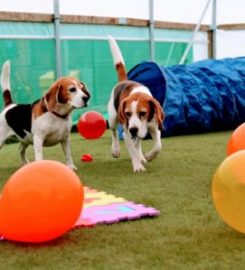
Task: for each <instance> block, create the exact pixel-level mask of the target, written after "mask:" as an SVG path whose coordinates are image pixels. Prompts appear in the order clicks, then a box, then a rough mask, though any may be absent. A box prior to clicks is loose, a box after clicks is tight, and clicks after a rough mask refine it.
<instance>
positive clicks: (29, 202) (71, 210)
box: [0, 160, 84, 243]
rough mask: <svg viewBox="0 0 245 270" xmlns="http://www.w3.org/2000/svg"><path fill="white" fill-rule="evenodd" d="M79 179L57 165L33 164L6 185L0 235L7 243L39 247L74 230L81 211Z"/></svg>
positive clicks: (1, 203)
mask: <svg viewBox="0 0 245 270" xmlns="http://www.w3.org/2000/svg"><path fill="white" fill-rule="evenodd" d="M83 198H84V193H83V187H82V184H81V182H80V180H79V178H78V176H77V175H76V174H75V173H74V172H73V171H72V170H71V169H69V168H68V167H67V166H65V165H64V164H62V163H59V162H57V161H50V160H43V161H37V162H32V163H30V164H28V165H26V166H24V167H22V168H20V169H19V170H18V171H16V172H15V173H14V174H13V175H12V176H11V177H10V179H9V180H8V181H7V183H6V184H5V186H4V188H3V191H2V197H1V202H0V231H1V234H2V235H3V236H4V237H5V238H6V239H8V240H13V241H20V242H30V243H38V242H44V241H49V240H52V239H55V238H57V237H59V236H61V235H63V234H64V233H66V232H67V231H68V230H69V229H71V228H72V227H73V225H74V224H75V222H76V221H77V219H78V217H79V214H80V212H81V210H82V207H83Z"/></svg>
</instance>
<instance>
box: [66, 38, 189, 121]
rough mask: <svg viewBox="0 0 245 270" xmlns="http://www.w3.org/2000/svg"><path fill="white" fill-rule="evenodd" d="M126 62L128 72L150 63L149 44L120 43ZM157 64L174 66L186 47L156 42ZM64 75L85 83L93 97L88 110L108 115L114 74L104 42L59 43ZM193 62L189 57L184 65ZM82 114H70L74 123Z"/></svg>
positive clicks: (106, 44) (139, 42)
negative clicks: (143, 63) (145, 62)
mask: <svg viewBox="0 0 245 270" xmlns="http://www.w3.org/2000/svg"><path fill="white" fill-rule="evenodd" d="M118 44H119V46H120V48H121V50H122V54H123V56H124V58H125V63H126V66H127V70H129V69H131V68H132V67H133V66H135V65H136V64H138V63H140V62H142V61H144V60H145V61H147V60H148V59H149V42H147V41H119V42H118ZM155 47H156V48H155V49H156V52H155V54H156V62H157V63H159V64H160V65H170V64H176V63H178V62H179V61H180V58H181V56H182V55H183V52H184V50H185V48H186V43H171V42H157V43H156V46H155ZM62 55H63V59H62V63H63V74H64V75H71V76H75V77H77V78H79V79H81V80H82V81H84V82H85V83H86V84H87V86H88V88H89V89H90V91H91V93H92V97H91V100H90V104H89V107H88V108H87V109H86V110H96V111H99V112H101V113H103V114H106V111H107V102H108V100H109V97H110V93H111V90H112V88H113V86H114V85H115V83H116V82H117V74H116V71H115V68H114V66H113V62H112V56H111V52H110V50H109V45H108V41H107V40H96V41H95V40H73V41H71V40H67V41H63V42H62ZM191 60H192V52H191V53H189V55H188V57H187V60H186V62H190V61H191ZM83 111H84V109H83V110H76V111H74V113H73V121H74V123H75V122H76V121H77V119H78V118H79V116H80V115H81V113H82V112H83Z"/></svg>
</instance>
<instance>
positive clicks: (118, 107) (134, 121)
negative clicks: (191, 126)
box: [108, 37, 165, 172]
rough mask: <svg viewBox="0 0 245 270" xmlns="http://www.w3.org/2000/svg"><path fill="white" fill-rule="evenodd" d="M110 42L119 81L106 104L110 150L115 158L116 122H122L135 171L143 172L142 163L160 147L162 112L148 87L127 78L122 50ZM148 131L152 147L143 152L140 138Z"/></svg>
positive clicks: (117, 151) (117, 145) (117, 155)
mask: <svg viewBox="0 0 245 270" xmlns="http://www.w3.org/2000/svg"><path fill="white" fill-rule="evenodd" d="M109 44H110V48H111V53H112V56H113V60H114V65H115V68H116V70H117V75H118V80H119V83H118V84H117V85H116V86H115V87H114V89H113V91H112V93H111V97H110V100H109V103H108V117H109V118H108V124H109V127H110V129H111V130H112V147H111V152H112V156H113V157H114V158H117V157H119V156H120V145H119V140H118V135H117V125H118V123H120V124H122V126H123V131H124V141H125V145H126V148H127V150H128V153H129V155H130V158H131V161H132V165H133V170H134V172H139V171H144V170H145V167H144V164H146V163H147V161H151V160H153V159H154V158H156V156H157V155H158V153H159V152H160V150H161V147H162V145H161V130H162V124H163V121H164V117H165V116H164V112H163V110H162V108H161V106H160V104H159V102H158V101H157V100H156V99H155V98H153V97H152V95H151V93H150V90H149V89H148V88H147V87H146V86H144V85H142V84H140V83H138V82H134V81H130V80H128V79H127V72H126V68H125V64H124V59H123V57H122V54H121V51H120V49H119V47H118V45H117V43H116V41H115V39H114V38H112V37H109ZM148 133H149V134H150V135H151V137H152V139H153V142H154V146H153V148H152V149H151V151H149V152H148V153H146V154H145V155H143V153H142V150H141V140H142V139H143V138H145V137H146V135H147V134H148Z"/></svg>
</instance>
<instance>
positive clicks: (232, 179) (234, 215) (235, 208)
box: [212, 150, 245, 233]
mask: <svg viewBox="0 0 245 270" xmlns="http://www.w3.org/2000/svg"><path fill="white" fill-rule="evenodd" d="M244 166H245V150H241V151H238V152H237V153H234V154H233V155H231V156H229V157H227V158H226V159H225V160H224V161H223V162H222V163H221V165H220V166H219V167H218V169H217V170H216V172H215V174H214V177H213V182H212V196H213V201H214V204H215V207H216V210H217V212H218V213H219V215H220V216H221V218H222V219H223V220H224V221H225V223H227V224H228V225H229V226H231V227H232V228H233V229H236V230H237V231H240V232H242V233H245V170H244V168H245V167H244Z"/></svg>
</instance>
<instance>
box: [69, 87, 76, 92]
mask: <svg viewBox="0 0 245 270" xmlns="http://www.w3.org/2000/svg"><path fill="white" fill-rule="evenodd" d="M69 91H70V92H71V93H74V92H76V91H77V89H76V87H72V88H70V89H69Z"/></svg>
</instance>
